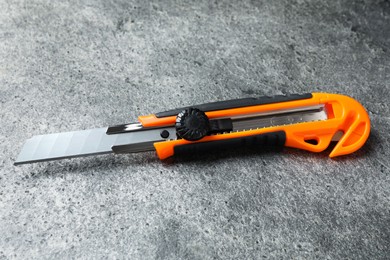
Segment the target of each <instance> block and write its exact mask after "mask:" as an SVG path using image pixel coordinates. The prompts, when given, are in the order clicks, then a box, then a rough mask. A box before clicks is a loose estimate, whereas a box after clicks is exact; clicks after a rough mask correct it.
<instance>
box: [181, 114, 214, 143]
mask: <svg viewBox="0 0 390 260" xmlns="http://www.w3.org/2000/svg"><path fill="white" fill-rule="evenodd" d="M175 127H176V133H177V135H178V136H179V137H181V138H183V139H185V140H188V141H197V140H199V139H202V138H203V137H205V136H206V135H207V134H208V133H209V131H210V122H209V119H208V117H207V116H206V114H205V113H204V112H203V111H201V110H199V109H197V108H187V109H185V110H183V111H181V112H180V113H179V114H178V115H177V117H176V124H175Z"/></svg>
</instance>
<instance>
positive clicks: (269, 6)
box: [0, 0, 390, 259]
mask: <svg viewBox="0 0 390 260" xmlns="http://www.w3.org/2000/svg"><path fill="white" fill-rule="evenodd" d="M236 2H237V1H214V2H209V1H202V2H198V1H197V2H192V1H150V2H149V1H60V2H58V3H54V1H49V0H47V1H43V0H39V1H27V0H26V1H10V0H0V122H1V127H0V259H3V258H5V259H7V258H19V259H21V258H36V259H42V258H58V257H60V258H106V257H110V258H115V257H116V258H131V259H145V258H146V259H154V258H155V259H178V258H181V259H184V258H188V259H219V258H225V259H226V258H227V259H229V258H231V259H238V258H241V259H251V258H302V259H305V258H315V257H318V258H332V259H333V258H354V259H359V258H361V259H374V258H376V259H384V258H386V257H388V256H389V254H390V250H389V247H390V215H389V213H390V200H389V195H390V194H389V192H390V189H389V188H390V164H389V161H388V160H389V158H390V149H389V139H390V136H389V131H390V117H389V113H390V110H389V103H388V96H389V89H390V86H389V84H390V83H389V82H390V67H389V66H390V3H389V1H386V0H383V1H347V0H345V1H305V0H297V1H288V0H285V1H243V2H239V3H236ZM313 91H327V92H335V93H345V94H349V95H350V96H352V97H354V98H356V99H358V100H359V101H361V103H362V104H363V105H364V106H365V107H366V108H367V110H368V111H369V114H370V116H371V119H372V134H371V137H370V139H369V140H368V142H367V144H366V145H365V146H364V148H362V149H361V150H360V151H358V152H356V153H354V154H352V155H349V156H345V157H343V158H339V159H336V160H331V159H329V158H327V155H328V154H329V151H327V152H324V153H321V154H312V153H308V152H304V151H299V150H293V149H286V150H284V152H282V153H244V154H232V153H230V154H229V153H228V154H223V155H209V156H205V157H204V158H203V159H202V160H198V161H191V162H177V163H175V164H164V163H161V162H160V161H159V160H158V159H157V158H156V156H155V155H154V154H153V153H144V154H136V155H122V156H111V155H109V156H99V157H91V158H85V159H73V160H65V161H58V162H49V163H40V164H33V165H25V166H20V167H14V166H13V165H12V163H13V161H14V160H15V158H16V156H17V154H18V152H19V150H20V148H21V146H22V144H23V142H24V141H25V140H26V139H27V138H29V137H31V136H32V135H36V134H44V133H51V132H59V131H71V130H79V129H87V128H93V127H102V126H108V125H113V124H120V123H126V122H130V121H134V120H135V119H136V116H137V115H140V114H148V113H151V112H158V111H161V110H164V109H166V108H174V107H177V106H182V105H189V104H194V103H200V102H205V101H215V100H223V99H232V98H238V97H247V96H253V95H273V94H282V93H302V92H313Z"/></svg>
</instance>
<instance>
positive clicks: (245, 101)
mask: <svg viewBox="0 0 390 260" xmlns="http://www.w3.org/2000/svg"><path fill="white" fill-rule="evenodd" d="M312 97H313V96H312V94H311V93H305V94H291V95H277V96H263V97H258V98H242V99H233V100H226V101H218V102H212V103H206V104H201V105H194V106H188V107H181V108H176V109H172V110H168V111H164V112H159V113H156V114H155V115H156V117H157V118H161V117H167V116H176V115H177V114H179V113H180V112H181V111H183V110H184V109H187V108H190V107H192V108H197V109H199V110H202V111H203V112H208V111H215V110H224V109H230V108H239V107H247V106H256V105H266V104H272V103H279V102H287V101H294V100H301V99H309V98H312Z"/></svg>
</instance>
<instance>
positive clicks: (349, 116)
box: [14, 93, 370, 165]
mask: <svg viewBox="0 0 390 260" xmlns="http://www.w3.org/2000/svg"><path fill="white" fill-rule="evenodd" d="M369 133H370V119H369V116H368V114H367V112H366V110H365V109H364V107H363V106H362V105H361V104H360V103H358V102H357V101H356V100H354V99H353V98H351V97H348V96H345V95H340V94H330V93H306V94H291V95H277V96H262V97H252V98H242V99H234V100H226V101H218V102H212V103H206V104H200V105H192V106H186V107H181V108H176V109H172V110H168V111H164V112H159V113H155V114H150V115H145V116H139V117H138V122H136V123H129V124H123V125H116V126H110V127H105V128H96V129H89V130H82V131H74V132H65V133H56V134H47V135H38V136H33V137H32V138H30V139H28V140H27V141H26V143H25V144H24V146H23V148H22V150H21V152H20V154H19V156H18V157H17V159H16V161H15V163H14V164H15V165H19V164H25V163H34V162H42V161H49V160H57V159H65V158H73V157H81V156H90V155H99V154H108V153H115V154H117V153H118V154H122V153H137V152H145V151H153V150H154V151H156V152H157V156H158V157H159V158H160V159H162V160H163V159H166V158H168V157H172V156H177V155H181V154H186V155H193V154H196V153H207V152H210V151H213V150H226V149H235V150H236V151H239V148H243V147H252V148H258V149H263V148H264V147H292V148H298V149H303V150H307V151H310V152H321V151H324V150H325V149H326V148H327V147H328V146H329V144H330V143H331V142H332V141H337V144H336V145H335V146H334V148H333V150H332V151H331V153H330V155H329V156H330V157H336V156H341V155H346V154H350V153H352V152H355V151H356V150H358V149H359V148H361V147H362V146H363V145H364V143H365V142H366V140H367V138H368V136H369Z"/></svg>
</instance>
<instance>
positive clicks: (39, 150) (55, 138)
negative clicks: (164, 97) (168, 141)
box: [14, 127, 176, 165]
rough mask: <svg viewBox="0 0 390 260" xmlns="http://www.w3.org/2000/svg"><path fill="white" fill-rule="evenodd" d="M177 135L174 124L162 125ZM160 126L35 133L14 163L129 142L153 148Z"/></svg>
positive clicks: (103, 149) (87, 152)
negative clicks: (120, 130) (117, 131)
mask: <svg viewBox="0 0 390 260" xmlns="http://www.w3.org/2000/svg"><path fill="white" fill-rule="evenodd" d="M164 129H165V130H167V131H168V132H169V133H170V136H172V137H176V132H175V130H174V128H172V127H168V128H164ZM161 130H163V129H154V130H144V131H138V132H129V133H123V134H116V135H107V134H106V131H107V128H96V129H90V130H83V131H75V132H66V133H57V134H48V135H38V136H34V137H32V138H30V139H28V140H27V141H26V143H25V144H24V146H23V148H22V151H21V152H20V154H19V156H18V158H17V159H16V161H15V163H14V164H15V165H18V164H24V163H33V162H41V161H49V160H57V159H64V158H72V157H81V156H89V155H97V154H107V153H112V152H113V151H112V149H111V148H112V147H113V146H121V145H127V144H132V145H133V152H141V151H148V150H153V142H156V141H162V140H165V139H164V138H162V137H161V136H160V132H161Z"/></svg>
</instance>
